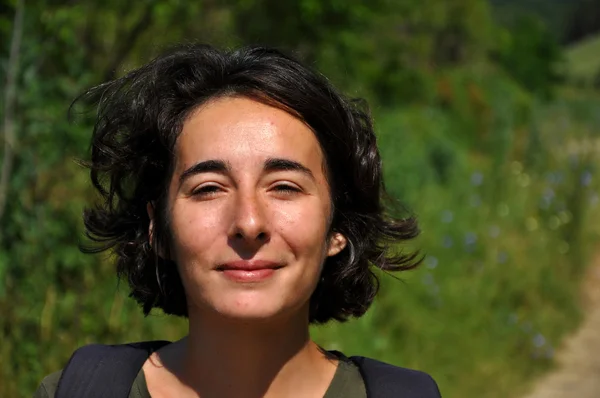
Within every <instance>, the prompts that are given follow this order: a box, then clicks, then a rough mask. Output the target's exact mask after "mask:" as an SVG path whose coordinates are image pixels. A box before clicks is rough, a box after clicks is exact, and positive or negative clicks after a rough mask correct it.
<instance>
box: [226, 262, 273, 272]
mask: <svg viewBox="0 0 600 398" xmlns="http://www.w3.org/2000/svg"><path fill="white" fill-rule="evenodd" d="M281 267H282V265H281V264H279V263H276V262H273V261H267V260H236V261H230V262H227V263H225V264H222V265H220V266H219V267H217V270H218V271H246V272H252V271H260V270H269V269H270V270H275V269H278V268H281Z"/></svg>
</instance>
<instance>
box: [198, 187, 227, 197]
mask: <svg viewBox="0 0 600 398" xmlns="http://www.w3.org/2000/svg"><path fill="white" fill-rule="evenodd" d="M220 190H221V188H219V187H218V186H216V185H205V186H202V187H199V188H197V189H195V190H194V191H193V192H192V195H194V196H209V195H214V194H215V193H217V192H219V191H220Z"/></svg>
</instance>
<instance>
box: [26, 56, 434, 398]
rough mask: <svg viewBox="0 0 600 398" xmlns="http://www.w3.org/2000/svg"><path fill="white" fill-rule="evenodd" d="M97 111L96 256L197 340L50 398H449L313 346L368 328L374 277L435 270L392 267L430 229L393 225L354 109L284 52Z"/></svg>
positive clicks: (114, 352) (388, 370)
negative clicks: (312, 328)
mask: <svg viewBox="0 0 600 398" xmlns="http://www.w3.org/2000/svg"><path fill="white" fill-rule="evenodd" d="M84 97H85V98H87V99H92V100H94V101H97V102H98V105H99V107H98V117H97V121H96V125H95V128H94V133H93V138H92V159H91V162H90V168H91V178H92V182H93V184H94V186H95V187H96V188H97V190H98V191H99V192H100V194H101V196H102V201H101V203H100V204H99V206H97V207H96V208H94V209H91V210H88V211H86V213H85V216H84V222H85V226H86V230H87V234H88V236H89V237H90V238H91V239H92V240H93V241H94V242H96V243H97V246H95V247H94V248H92V249H90V250H91V251H101V250H108V249H111V250H113V251H114V252H115V254H116V261H117V269H118V273H119V275H120V276H121V277H124V278H127V279H128V281H129V284H130V287H131V296H132V297H134V298H135V299H136V300H137V301H138V302H139V304H140V305H141V306H142V308H143V311H144V313H145V314H148V313H149V312H150V311H151V310H152V309H153V308H160V309H162V310H163V311H164V312H165V313H167V314H173V315H179V316H183V317H187V318H188V319H189V333H188V335H187V337H185V338H183V339H182V340H180V341H177V342H173V343H165V342H150V343H145V344H141V345H134V346H123V347H121V348H118V349H114V347H112V348H110V349H108V348H106V347H104V348H102V346H94V347H95V348H94V347H92V349H87V350H86V351H85V353H84V354H82V353H81V350H79V351H78V352H79V354H77V352H76V355H74V356H73V357H72V359H71V361H70V363H69V365H68V366H67V369H66V370H65V371H63V372H62V378H61V374H60V373H55V374H52V375H50V376H48V377H47V378H46V379H44V381H43V382H42V384H41V386H40V388H39V389H38V391H37V393H36V397H53V396H56V397H67V396H78V395H80V396H81V395H85V396H109V395H110V396H115V397H116V396H121V397H122V398H125V397H127V396H129V397H149V396H151V397H153V398H160V397H323V396H325V397H328V398H334V397H357V398H358V397H361V398H363V397H367V396H369V397H372V396H374V395H378V396H392V395H391V394H392V392H395V393H402V394H405V395H402V396H406V397H412V396H415V397H417V396H418V397H437V396H439V392H438V391H437V387H436V385H435V382H433V380H432V379H431V378H430V377H429V376H427V375H426V374H424V373H421V372H416V371H409V370H406V369H401V368H396V367H392V366H391V365H385V364H382V363H380V362H376V361H372V360H368V359H365V358H359V357H356V358H352V359H349V358H347V357H345V356H344V355H343V354H341V353H339V352H328V351H325V350H323V349H322V348H320V347H319V346H318V345H316V344H315V343H314V342H312V341H311V339H310V336H309V325H310V324H311V323H312V324H317V323H325V322H328V321H330V320H332V319H335V320H338V321H344V320H346V319H348V318H349V317H359V316H361V315H363V314H364V313H365V311H366V310H367V309H368V308H369V306H370V304H371V302H372V300H373V298H374V297H375V294H376V292H377V289H378V282H377V278H376V277H375V275H374V273H373V271H372V267H377V268H380V269H384V270H390V271H399V270H408V269H411V268H414V267H415V266H416V265H417V264H418V261H417V259H416V256H415V255H408V256H407V255H397V254H394V253H392V251H391V245H392V244H395V243H397V242H401V241H404V240H408V239H411V238H413V237H415V236H416V235H417V234H418V229H417V225H416V221H415V220H414V219H413V218H408V219H399V220H396V219H392V218H390V217H386V216H384V208H383V205H382V195H383V194H384V189H383V183H382V174H381V161H380V157H379V152H378V149H377V146H376V140H375V135H374V133H373V128H372V124H371V120H370V118H369V116H368V115H367V114H366V113H364V112H363V111H361V110H360V109H359V108H358V107H357V106H356V104H355V103H354V102H352V101H348V100H346V99H344V98H343V97H342V96H341V95H340V94H339V93H338V92H337V91H336V90H335V89H334V88H333V87H331V85H330V84H329V83H328V82H327V80H326V79H325V78H323V77H322V76H320V75H318V74H316V73H314V72H312V71H310V70H309V69H307V68H306V67H305V66H303V65H302V64H300V63H299V62H297V61H296V60H294V59H292V58H290V57H288V56H286V55H284V54H282V53H280V52H278V51H276V50H273V49H268V48H261V47H249V48H242V49H240V50H237V51H233V52H222V51H219V50H216V49H214V48H212V47H210V46H202V45H197V46H187V47H182V48H179V49H177V50H175V51H172V52H170V53H167V54H164V55H162V56H160V57H158V58H157V59H155V60H153V61H152V62H150V63H149V64H147V65H145V66H143V67H141V68H139V69H137V70H134V71H133V72H131V73H129V74H127V75H126V76H124V77H122V78H120V79H117V80H115V81H112V82H109V83H106V84H103V85H100V86H99V87H96V88H94V89H92V90H91V91H89V92H88V93H87V94H86V95H85V96H84ZM126 349H129V350H130V351H125V350H126ZM94 350H95V351H94ZM78 355H79V357H78ZM82 358H83V359H82ZM90 363H91V364H92V365H90ZM106 364H108V365H106ZM102 366H104V369H105V370H103V372H105V373H102V374H100V373H101V372H100V371H99V370H98V369H99V367H102ZM94 372H95V373H94ZM106 372H109V373H110V376H109V375H108V374H109V373H106ZM111 372H112V373H111ZM125 374H128V376H125ZM117 379H118V380H119V381H118V382H117V381H115V380H117ZM59 380H60V381H59ZM123 386H124V387H123ZM386 386H387V387H386ZM57 388H58V390H59V391H58V392H56V390H57ZM119 388H120V389H121V390H119V391H120V392H119V393H118V394H117V393H116V390H117V389H119ZM382 388H383V390H385V391H383V390H382ZM83 391H85V393H83ZM99 391H102V393H100V392H99ZM382 391H383V392H382ZM94 394H95V395H94ZM111 394H112V395H111ZM367 394H369V395H367ZM411 394H412V395H411ZM394 396H397V395H394Z"/></svg>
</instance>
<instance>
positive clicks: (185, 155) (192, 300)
mask: <svg viewBox="0 0 600 398" xmlns="http://www.w3.org/2000/svg"><path fill="white" fill-rule="evenodd" d="M175 159H176V163H175V170H174V173H173V177H172V180H171V184H170V188H169V212H170V233H171V242H170V243H171V255H172V259H173V260H174V261H175V262H176V263H177V265H178V268H179V272H180V275H181V279H182V281H183V284H184V287H185V291H186V296H187V300H188V306H189V312H190V315H191V314H192V313H199V314H209V313H210V314H213V315H214V314H215V313H217V314H220V315H222V316H226V317H230V318H244V319H268V318H273V317H276V316H278V315H284V314H288V315H289V314H293V313H294V312H297V313H299V314H302V316H306V317H308V302H309V299H310V296H311V294H312V292H313V291H314V289H315V287H316V284H317V282H318V280H319V277H320V273H321V268H322V265H323V263H324V260H325V258H326V257H327V256H332V255H335V254H337V253H339V252H340V251H341V250H342V249H343V248H344V246H345V244H346V241H345V239H344V238H343V237H342V236H341V235H339V234H334V235H333V236H331V237H328V236H327V233H328V229H329V219H330V215H331V211H332V210H331V199H330V192H329V185H328V183H327V181H326V177H325V172H324V164H325V163H324V157H323V153H322V151H321V148H320V146H319V142H318V141H317V138H316V137H315V135H314V133H313V132H312V131H311V130H310V128H309V127H307V125H305V124H304V123H303V122H302V121H300V120H299V119H297V118H296V117H294V116H292V115H290V114H289V113H287V112H285V111H283V110H280V109H278V108H274V107H271V106H268V105H265V104H262V103H260V102H256V101H253V100H250V99H247V98H240V97H226V98H221V99H217V100H214V101H211V102H209V103H207V104H205V105H203V106H202V107H200V108H199V109H197V110H196V111H195V112H194V113H193V114H192V115H191V116H190V117H189V118H188V119H187V121H186V122H185V124H184V126H183V130H182V133H181V135H180V137H179V139H178V142H177V145H176V157H175Z"/></svg>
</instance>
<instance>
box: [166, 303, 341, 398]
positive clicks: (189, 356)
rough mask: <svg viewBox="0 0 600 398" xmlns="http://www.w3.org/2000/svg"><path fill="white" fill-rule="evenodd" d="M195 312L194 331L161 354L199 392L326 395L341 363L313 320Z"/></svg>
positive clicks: (254, 395)
mask: <svg viewBox="0 0 600 398" xmlns="http://www.w3.org/2000/svg"><path fill="white" fill-rule="evenodd" d="M211 318H213V319H206V317H199V316H194V315H191V316H190V328H189V335H188V336H187V337H186V338H184V339H182V340H180V341H179V342H177V343H175V344H174V345H173V347H172V349H171V350H170V351H171V353H170V354H167V353H165V354H166V355H165V358H164V360H163V358H161V360H162V362H164V363H165V365H166V366H167V367H172V371H173V373H174V374H176V375H177V376H178V378H179V379H180V380H181V382H182V383H183V384H185V385H187V386H188V387H190V388H191V389H192V390H194V391H195V392H196V393H197V395H198V396H200V397H236V398H237V397H248V398H258V397H282V396H286V397H292V396H323V394H324V393H325V391H326V389H327V386H328V385H329V383H330V381H331V379H332V378H333V374H334V373H335V368H336V366H337V363H336V361H335V360H332V359H329V358H327V357H326V355H325V354H324V353H323V352H322V351H321V350H320V348H319V347H318V346H317V345H316V344H315V343H313V342H312V341H311V340H310V336H309V325H308V320H307V319H306V320H305V319H298V317H296V318H294V319H292V318H290V319H280V320H278V321H277V322H275V321H272V320H271V321H269V322H266V321H265V322H256V321H252V322H241V321H239V320H227V319H214V317H211Z"/></svg>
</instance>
